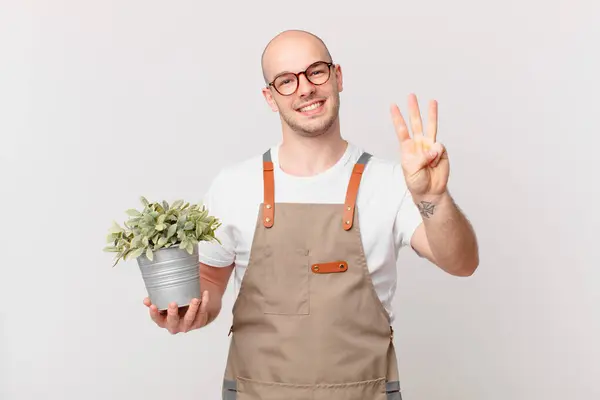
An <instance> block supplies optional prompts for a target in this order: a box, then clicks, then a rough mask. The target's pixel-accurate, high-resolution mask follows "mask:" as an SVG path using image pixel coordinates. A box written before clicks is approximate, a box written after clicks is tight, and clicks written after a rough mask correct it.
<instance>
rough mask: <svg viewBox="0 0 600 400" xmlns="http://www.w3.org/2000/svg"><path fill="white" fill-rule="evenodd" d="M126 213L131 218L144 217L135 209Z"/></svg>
mask: <svg viewBox="0 0 600 400" xmlns="http://www.w3.org/2000/svg"><path fill="white" fill-rule="evenodd" d="M125 213H126V214H127V215H129V216H130V217H139V216H140V215H142V213H141V212H139V211H138V210H136V209H135V208H130V209H129V210H127V211H125Z"/></svg>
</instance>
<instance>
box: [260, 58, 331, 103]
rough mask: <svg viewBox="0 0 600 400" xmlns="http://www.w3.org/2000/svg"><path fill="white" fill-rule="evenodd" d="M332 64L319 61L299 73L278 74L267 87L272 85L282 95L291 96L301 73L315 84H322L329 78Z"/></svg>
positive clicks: (296, 87)
mask: <svg viewBox="0 0 600 400" xmlns="http://www.w3.org/2000/svg"><path fill="white" fill-rule="evenodd" d="M332 65H333V63H332V62H325V61H317V62H316V63H313V64H311V65H310V66H309V67H308V68H307V69H306V70H304V71H301V72H298V73H293V72H286V73H284V74H281V75H278V76H276V77H275V79H274V80H273V81H272V82H270V83H269V84H268V85H267V87H269V86H272V87H273V88H275V90H276V91H277V93H279V94H280V95H282V96H290V95H292V94H294V93H295V92H296V90H297V89H298V84H299V82H300V75H302V74H304V76H305V77H306V79H308V81H309V82H310V83H312V84H313V85H317V86H318V85H322V84H324V83H325V82H327V81H328V80H329V77H330V76H331V66H332Z"/></svg>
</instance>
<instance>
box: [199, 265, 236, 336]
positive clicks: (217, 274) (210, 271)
mask: <svg viewBox="0 0 600 400" xmlns="http://www.w3.org/2000/svg"><path fill="white" fill-rule="evenodd" d="M233 268H234V265H233V264H231V265H229V266H227V267H211V266H209V265H206V264H203V263H200V287H201V288H202V292H204V291H208V298H209V301H208V304H207V307H206V314H207V317H206V325H208V324H210V323H211V322H213V321H214V320H215V319H216V318H217V316H218V315H219V313H220V312H221V306H222V305H223V294H224V293H225V289H227V283H228V282H229V278H230V277H231V272H232V271H233Z"/></svg>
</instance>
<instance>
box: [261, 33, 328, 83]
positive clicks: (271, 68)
mask: <svg viewBox="0 0 600 400" xmlns="http://www.w3.org/2000/svg"><path fill="white" fill-rule="evenodd" d="M315 61H332V59H331V54H330V53H329V49H327V46H326V45H325V43H324V42H323V40H321V38H319V37H318V36H317V35H314V34H312V33H310V32H307V31H303V30H295V29H293V30H287V31H283V32H281V33H279V34H278V35H277V36H275V37H274V38H273V39H271V41H270V42H269V43H268V44H267V46H266V47H265V49H264V50H263V53H262V56H261V66H262V73H263V77H264V79H265V83H268V82H270V81H271V80H272V79H273V76H275V75H276V74H277V73H278V72H280V71H290V70H295V69H302V68H304V67H306V66H308V64H311V63H312V62H315Z"/></svg>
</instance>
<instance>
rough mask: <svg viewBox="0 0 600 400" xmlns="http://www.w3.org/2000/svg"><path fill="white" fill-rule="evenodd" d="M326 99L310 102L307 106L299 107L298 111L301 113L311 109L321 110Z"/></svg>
mask: <svg viewBox="0 0 600 400" xmlns="http://www.w3.org/2000/svg"><path fill="white" fill-rule="evenodd" d="M324 103H325V101H317V102H316V103H312V104H309V105H307V106H305V107H302V108H299V109H298V110H297V111H298V112H301V113H309V112H311V111H315V110H319V109H321V107H322V106H323V104H324Z"/></svg>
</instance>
